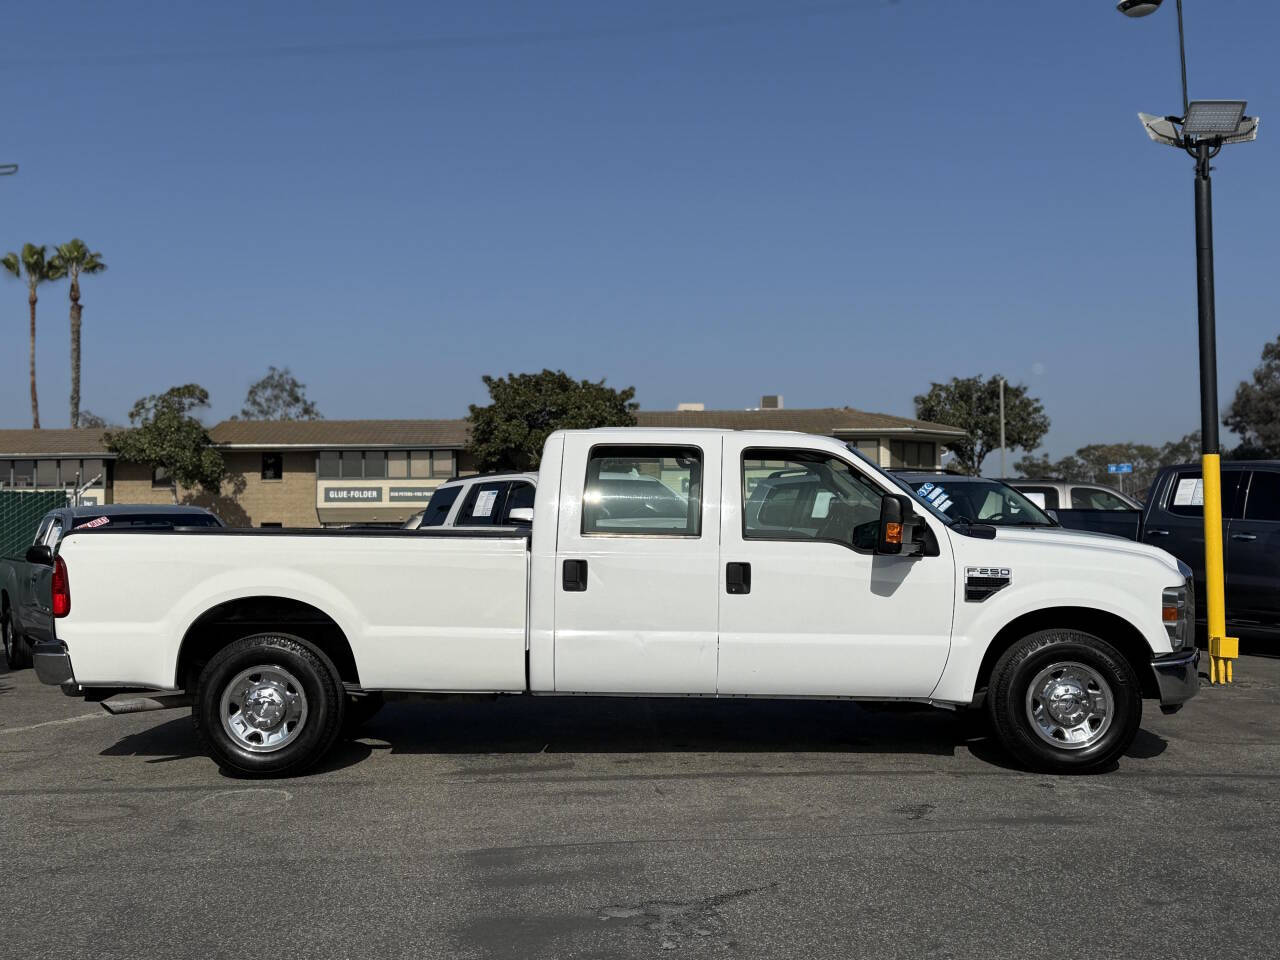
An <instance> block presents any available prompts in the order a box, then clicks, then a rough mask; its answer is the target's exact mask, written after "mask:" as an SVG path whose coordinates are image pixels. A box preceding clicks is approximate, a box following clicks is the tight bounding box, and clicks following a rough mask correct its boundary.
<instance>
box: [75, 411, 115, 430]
mask: <svg viewBox="0 0 1280 960" xmlns="http://www.w3.org/2000/svg"><path fill="white" fill-rule="evenodd" d="M80 426H81V428H82V429H85V430H102V429H105V428H106V427H109V426H110V424H109V423H107V420H106V418H105V417H100V416H98V415H97V414H96V413H93V412H92V411H90V410H81V411H80Z"/></svg>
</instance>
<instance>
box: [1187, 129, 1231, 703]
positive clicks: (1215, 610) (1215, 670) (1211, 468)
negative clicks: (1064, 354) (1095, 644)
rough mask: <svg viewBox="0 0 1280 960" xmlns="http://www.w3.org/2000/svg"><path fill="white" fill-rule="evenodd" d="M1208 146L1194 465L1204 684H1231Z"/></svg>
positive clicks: (1199, 195)
mask: <svg viewBox="0 0 1280 960" xmlns="http://www.w3.org/2000/svg"><path fill="white" fill-rule="evenodd" d="M1210 152H1211V151H1210V144H1208V143H1200V144H1197V145H1196V288H1197V291H1198V294H1199V326H1200V462H1201V469H1202V471H1203V476H1204V579H1205V593H1206V594H1207V595H1208V596H1207V597H1206V599H1207V601H1208V628H1209V631H1208V632H1209V680H1210V682H1211V683H1230V682H1231V661H1232V660H1234V659H1236V657H1237V656H1239V641H1238V640H1237V639H1236V638H1235V637H1228V636H1227V635H1226V633H1227V616H1226V595H1225V590H1224V587H1223V569H1222V472H1221V457H1220V452H1219V450H1218V348H1217V331H1216V327H1217V322H1216V318H1215V317H1214V296H1213V190H1212V187H1213V184H1212V180H1211V178H1210V171H1211V169H1212V168H1211V167H1210V166H1209V159H1210Z"/></svg>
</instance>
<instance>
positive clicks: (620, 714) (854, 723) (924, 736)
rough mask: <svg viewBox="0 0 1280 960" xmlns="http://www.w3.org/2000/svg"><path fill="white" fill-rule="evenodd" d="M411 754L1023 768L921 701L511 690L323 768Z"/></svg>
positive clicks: (157, 753)
mask: <svg viewBox="0 0 1280 960" xmlns="http://www.w3.org/2000/svg"><path fill="white" fill-rule="evenodd" d="M1165 748H1166V743H1165V741H1164V740H1163V739H1162V738H1160V737H1158V736H1156V735H1155V734H1152V733H1150V732H1148V731H1146V730H1142V731H1140V732H1139V734H1138V737H1137V739H1136V740H1135V741H1134V744H1133V746H1132V747H1131V748H1130V750H1129V752H1128V756H1129V757H1132V758H1136V759H1149V758H1152V757H1156V756H1158V755H1159V754H1161V753H1163V752H1164V750H1165ZM382 750H388V751H390V752H391V753H392V754H406V755H430V754H438V755H468V754H474V755H482V754H519V755H537V754H588V753H591V754H610V753H620V754H621V753H629V754H663V753H676V754H678V753H725V754H733V753H828V754H851V755H852V754H861V755H885V756H892V755H899V754H917V755H920V754H924V755H931V756H939V757H951V756H955V755H956V754H957V752H962V753H964V752H967V753H969V754H971V755H972V756H973V757H974V758H976V759H978V760H980V761H982V762H983V763H987V764H991V765H993V766H996V767H1000V768H1004V769H1017V768H1016V767H1015V766H1014V765H1013V764H1012V762H1011V761H1010V760H1009V758H1008V756H1007V755H1006V754H1005V753H1004V751H1003V749H1002V748H1001V747H1000V745H999V744H997V743H996V742H995V741H994V740H992V739H991V738H990V737H989V736H988V735H987V732H986V730H985V729H984V727H983V726H982V724H981V723H980V722H975V718H974V717H972V716H968V715H964V714H959V715H958V714H955V713H951V712H948V711H943V710H936V709H931V708H928V707H924V706H919V705H915V704H856V703H851V702H847V701H844V702H841V701H800V700H711V699H695V698H688V699H685V698H671V699H641V698H630V697H627V698H604V697H582V698H568V697H566V698H550V697H509V698H508V697H504V698H499V699H497V700H485V701H475V700H442V701H422V700H404V701H396V702H392V703H389V704H387V706H386V707H384V708H383V710H382V711H381V712H380V713H379V714H378V715H377V716H376V717H374V718H373V719H372V720H371V721H370V722H369V723H367V724H366V725H365V726H364V727H363V728H362V729H361V730H360V731H359V732H358V733H357V734H356V738H355V739H348V740H346V741H344V742H341V743H339V744H337V745H336V746H335V747H334V749H333V750H332V751H331V753H330V754H329V756H328V757H326V758H325V760H324V761H322V762H321V763H320V764H319V765H318V766H317V767H316V768H314V770H313V771H312V772H313V773H324V772H329V771H333V770H337V769H342V768H344V767H349V766H352V765H354V764H357V763H359V762H361V761H362V760H364V759H365V758H366V757H368V756H369V755H370V754H372V753H373V752H374V751H382ZM202 754H203V751H202V750H201V748H200V744H199V741H198V740H197V739H196V736H195V731H194V730H193V728H192V726H191V719H190V716H189V715H188V714H187V713H185V712H183V713H182V714H181V715H179V716H176V717H173V718H172V719H169V720H167V721H165V722H162V723H157V724H156V725H154V726H152V727H150V728H148V729H146V730H143V731H140V732H138V733H134V734H130V735H129V736H126V737H123V738H122V739H120V740H119V741H117V742H116V743H115V744H113V745H112V746H110V747H108V748H107V749H106V750H103V751H102V755H103V756H136V757H145V758H148V760H147V762H149V763H164V762H168V761H172V760H180V759H185V758H188V757H196V756H201V755H202Z"/></svg>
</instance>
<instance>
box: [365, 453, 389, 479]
mask: <svg viewBox="0 0 1280 960" xmlns="http://www.w3.org/2000/svg"><path fill="white" fill-rule="evenodd" d="M364 476H365V479H366V480H383V479H385V478H386V476H387V455H386V454H385V453H384V452H383V451H381V450H369V451H366V452H365V455H364Z"/></svg>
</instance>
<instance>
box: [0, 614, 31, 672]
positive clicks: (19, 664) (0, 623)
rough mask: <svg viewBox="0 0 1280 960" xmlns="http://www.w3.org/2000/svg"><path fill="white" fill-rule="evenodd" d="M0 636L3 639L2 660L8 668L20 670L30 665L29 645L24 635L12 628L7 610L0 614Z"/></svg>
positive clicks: (11, 620)
mask: <svg viewBox="0 0 1280 960" xmlns="http://www.w3.org/2000/svg"><path fill="white" fill-rule="evenodd" d="M0 637H3V640H4V662H5V663H6V664H7V665H8V667H9V669H10V670H22V669H24V668H26V667H29V666H31V646H30V644H28V643H27V639H26V637H24V636H23V635H22V634H20V633H19V632H18V631H17V630H15V629H14V626H13V619H12V617H11V616H10V615H9V611H8V610H5V611H4V614H3V615H0Z"/></svg>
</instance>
